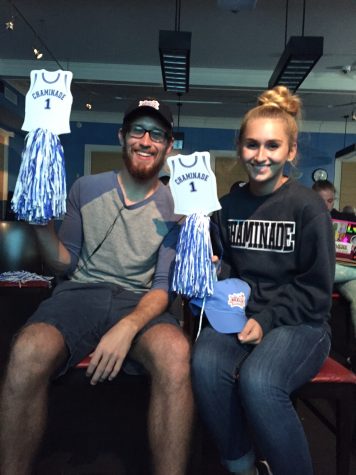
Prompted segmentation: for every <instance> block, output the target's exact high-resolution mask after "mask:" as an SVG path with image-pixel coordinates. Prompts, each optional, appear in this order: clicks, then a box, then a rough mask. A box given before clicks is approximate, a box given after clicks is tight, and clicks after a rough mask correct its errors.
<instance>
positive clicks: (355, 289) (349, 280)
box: [312, 180, 356, 365]
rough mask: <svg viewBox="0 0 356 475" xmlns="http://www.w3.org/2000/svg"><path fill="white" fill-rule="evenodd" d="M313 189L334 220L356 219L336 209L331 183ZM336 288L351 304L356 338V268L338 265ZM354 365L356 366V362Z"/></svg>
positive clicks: (321, 183)
mask: <svg viewBox="0 0 356 475" xmlns="http://www.w3.org/2000/svg"><path fill="white" fill-rule="evenodd" d="M312 188H313V190H314V191H316V192H317V193H318V195H319V196H320V197H321V198H322V200H323V201H324V203H325V205H326V207H327V209H328V210H329V211H330V215H331V217H332V218H334V219H341V220H343V221H350V220H351V221H352V220H353V219H355V218H354V216H352V215H350V214H349V213H345V211H344V210H343V211H342V212H340V211H337V210H336V209H335V208H334V202H335V194H336V189H335V186H334V185H333V184H332V183H331V182H330V181H328V180H318V181H316V182H315V183H314V184H313V186H312ZM335 287H336V289H337V290H338V291H339V292H340V294H341V295H342V296H343V297H345V299H346V300H347V301H348V302H349V304H350V313H351V319H352V323H353V329H354V334H355V337H356V266H348V265H344V264H341V263H336V268H335ZM353 365H355V362H354V363H353Z"/></svg>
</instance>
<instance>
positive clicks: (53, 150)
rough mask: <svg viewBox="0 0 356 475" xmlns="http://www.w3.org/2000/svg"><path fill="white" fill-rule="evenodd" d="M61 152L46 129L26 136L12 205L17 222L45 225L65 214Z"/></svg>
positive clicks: (64, 186)
mask: <svg viewBox="0 0 356 475" xmlns="http://www.w3.org/2000/svg"><path fill="white" fill-rule="evenodd" d="M66 197H67V190H66V178H65V167H64V152H63V147H62V144H61V142H60V140H59V137H58V136H57V135H55V134H53V133H52V132H50V131H48V130H45V129H36V130H34V131H31V132H29V133H28V134H27V136H26V139H25V148H24V150H23V152H22V162H21V166H20V172H19V176H18V178H17V182H16V186H15V190H14V195H13V198H12V201H11V204H12V210H13V211H14V212H15V213H16V215H17V218H18V219H21V220H25V221H29V222H31V223H34V224H46V223H47V222H48V221H49V220H50V219H52V218H60V217H61V216H62V215H63V214H64V213H65V211H66Z"/></svg>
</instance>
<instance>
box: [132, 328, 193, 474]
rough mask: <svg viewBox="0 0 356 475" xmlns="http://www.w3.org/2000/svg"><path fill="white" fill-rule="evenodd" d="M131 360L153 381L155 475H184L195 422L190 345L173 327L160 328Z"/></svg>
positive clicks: (146, 337) (151, 435)
mask: <svg viewBox="0 0 356 475" xmlns="http://www.w3.org/2000/svg"><path fill="white" fill-rule="evenodd" d="M130 356H132V357H133V358H134V359H135V360H137V361H139V362H140V363H141V364H142V365H143V366H144V367H145V368H146V369H147V371H148V372H149V373H150V375H151V379H152V389H151V399H150V407H149V420H148V430H149V440H150V445H151V450H152V455H153V467H154V475H167V474H169V475H185V473H186V468H187V461H188V454H189V447H190V441H191V430H192V419H193V396H192V390H191V381H190V345H189V342H188V340H187V339H186V337H185V336H184V335H183V333H182V332H181V331H180V330H179V329H178V328H177V327H175V326H174V325H170V324H157V325H154V326H152V327H151V328H149V329H148V330H147V331H146V332H145V333H144V334H143V335H142V336H141V337H140V339H139V340H138V342H137V344H136V345H135V347H134V349H133V350H132V351H131V353H130Z"/></svg>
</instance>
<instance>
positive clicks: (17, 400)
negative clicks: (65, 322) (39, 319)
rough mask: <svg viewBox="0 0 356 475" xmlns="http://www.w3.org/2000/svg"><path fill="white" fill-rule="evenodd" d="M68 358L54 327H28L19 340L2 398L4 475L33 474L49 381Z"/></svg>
mask: <svg viewBox="0 0 356 475" xmlns="http://www.w3.org/2000/svg"><path fill="white" fill-rule="evenodd" d="M66 357H67V350H66V346H65V343H64V340H63V337H62V335H61V333H60V332H59V331H58V330H57V329H56V328H55V327H53V326H51V325H48V324H45V323H36V324H33V325H29V326H28V327H25V328H24V329H23V330H22V332H21V333H20V334H19V336H18V338H17V339H16V341H15V343H14V345H13V348H12V352H11V355H10V359H9V363H8V367H7V371H6V374H5V378H4V382H3V386H2V391H1V394H0V421H1V424H0V473H1V475H20V474H21V475H25V474H29V473H31V463H32V461H33V459H34V456H35V454H36V452H37V449H38V447H39V444H40V442H41V437H42V434H43V431H44V428H45V423H46V409H47V392H48V384H49V380H50V377H51V375H52V374H53V373H54V371H55V370H56V369H57V368H58V367H59V366H60V364H61V363H63V362H64V361H65V359H66Z"/></svg>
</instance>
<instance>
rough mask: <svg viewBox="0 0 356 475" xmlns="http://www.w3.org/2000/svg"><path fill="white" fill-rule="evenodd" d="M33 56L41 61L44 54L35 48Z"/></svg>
mask: <svg viewBox="0 0 356 475" xmlns="http://www.w3.org/2000/svg"><path fill="white" fill-rule="evenodd" d="M33 54H34V55H35V58H36V59H41V58H43V53H41V51H40V50H39V49H37V48H33Z"/></svg>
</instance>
